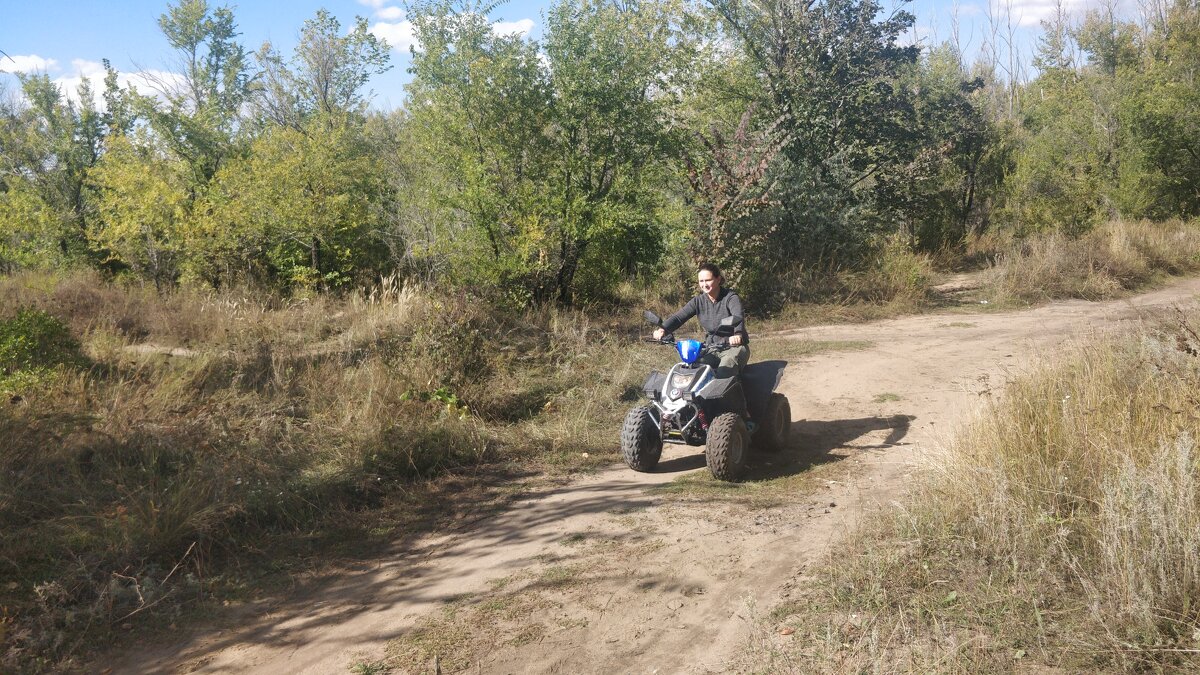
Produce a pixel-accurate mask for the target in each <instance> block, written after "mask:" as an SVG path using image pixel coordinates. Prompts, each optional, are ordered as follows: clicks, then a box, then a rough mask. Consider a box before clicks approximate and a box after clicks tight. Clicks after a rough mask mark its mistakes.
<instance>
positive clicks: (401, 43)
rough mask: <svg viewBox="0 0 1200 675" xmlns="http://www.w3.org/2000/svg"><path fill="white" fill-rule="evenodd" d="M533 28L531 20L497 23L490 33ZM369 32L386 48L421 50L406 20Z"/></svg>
mask: <svg viewBox="0 0 1200 675" xmlns="http://www.w3.org/2000/svg"><path fill="white" fill-rule="evenodd" d="M359 1H360V2H362V1H363V0H359ZM389 9H390V8H389ZM385 11H386V10H385ZM533 26H534V23H533V19H521V20H519V21H497V22H495V23H493V24H492V32H494V33H495V34H496V35H514V34H515V35H528V34H529V32H530V31H531V30H533ZM370 31H371V34H372V35H374V36H375V37H377V38H382V39H383V40H386V41H387V43H388V46H389V47H391V48H392V49H395V50H396V51H400V52H408V50H409V48H410V47H412V48H415V49H416V50H417V51H420V50H421V45H420V43H418V42H417V35H416V27H415V26H414V25H413V22H412V21H409V20H407V19H406V20H404V21H396V22H389V21H379V22H376V23H375V24H373V25H372V26H371V28H370Z"/></svg>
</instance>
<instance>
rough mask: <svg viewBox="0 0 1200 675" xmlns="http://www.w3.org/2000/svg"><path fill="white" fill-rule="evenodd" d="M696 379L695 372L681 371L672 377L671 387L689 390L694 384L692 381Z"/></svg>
mask: <svg viewBox="0 0 1200 675" xmlns="http://www.w3.org/2000/svg"><path fill="white" fill-rule="evenodd" d="M695 379H696V374H695V373H681V374H678V375H673V376H672V377H671V389H678V390H680V391H687V390H688V389H689V388H691V386H692V381H693V380H695Z"/></svg>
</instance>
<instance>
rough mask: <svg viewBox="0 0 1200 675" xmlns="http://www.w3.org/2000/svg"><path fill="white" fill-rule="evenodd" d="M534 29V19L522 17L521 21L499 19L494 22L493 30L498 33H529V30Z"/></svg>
mask: <svg viewBox="0 0 1200 675" xmlns="http://www.w3.org/2000/svg"><path fill="white" fill-rule="evenodd" d="M531 30H533V19H521V20H519V21H497V22H496V23H494V24H492V32H494V33H495V34H496V35H512V34H513V33H516V34H517V35H529V31H531Z"/></svg>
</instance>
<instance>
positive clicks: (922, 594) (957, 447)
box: [756, 226, 1200, 672]
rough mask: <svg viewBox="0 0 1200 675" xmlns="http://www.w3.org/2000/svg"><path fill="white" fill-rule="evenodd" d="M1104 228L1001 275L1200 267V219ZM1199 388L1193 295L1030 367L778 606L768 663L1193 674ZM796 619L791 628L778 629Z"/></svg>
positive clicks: (1059, 280)
mask: <svg viewBox="0 0 1200 675" xmlns="http://www.w3.org/2000/svg"><path fill="white" fill-rule="evenodd" d="M1103 241H1104V240H1103V239H1101V240H1100V242H1097V241H1095V240H1092V241H1088V240H1084V241H1080V242H1064V241H1061V240H1054V239H1051V240H1044V241H1039V242H1032V243H1030V244H1029V245H1027V247H1026V249H1025V250H1026V251H1027V252H1028V255H1026V256H1023V257H1020V258H1010V259H1009V265H1010V266H1009V267H1005V266H1004V265H1001V266H998V267H996V268H994V269H993V270H991V272H990V274H991V275H992V281H991V284H992V286H991V288H993V289H996V290H998V291H1002V292H1005V293H1008V294H1009V295H1008V297H1016V298H1031V297H1046V296H1053V295H1072V296H1083V297H1110V296H1111V295H1112V294H1114V293H1119V292H1120V291H1121V289H1127V288H1130V287H1131V285H1132V284H1134V283H1137V282H1139V281H1141V282H1145V281H1148V280H1151V279H1153V278H1154V277H1155V275H1156V273H1161V272H1164V271H1170V272H1181V271H1194V270H1195V266H1196V260H1197V252H1198V251H1200V244H1198V243H1197V238H1196V235H1195V233H1193V232H1169V231H1158V230H1155V229H1152V228H1147V227H1145V226H1137V227H1135V228H1119V227H1113V228H1112V229H1111V232H1110V235H1109V239H1108V245H1107V246H1105V245H1102V242H1103ZM1081 260H1082V261H1084V262H1081ZM1089 260H1090V261H1091V262H1092V264H1084V263H1085V262H1087V261H1089ZM1098 262H1100V263H1101V264H1098ZM1019 279H1028V280H1029V281H1030V284H1031V286H1030V287H1029V288H1022V287H1021V286H1019V285H1018V280H1019ZM1031 289H1032V290H1031ZM997 297H1005V296H997ZM1197 392H1200V323H1198V322H1197V321H1196V320H1195V319H1194V318H1193V317H1191V316H1190V315H1186V314H1183V313H1175V314H1171V315H1168V316H1159V317H1157V318H1153V319H1147V320H1146V321H1145V322H1144V324H1143V325H1141V326H1140V327H1138V328H1137V329H1136V330H1131V331H1130V332H1128V333H1127V334H1124V335H1121V336H1117V337H1112V338H1108V339H1104V340H1098V339H1097V340H1092V341H1088V342H1084V343H1081V344H1077V345H1075V346H1074V347H1073V348H1071V349H1069V350H1068V352H1067V353H1066V354H1065V355H1060V356H1056V358H1055V360H1054V362H1053V363H1048V364H1044V365H1042V366H1041V367H1039V368H1038V369H1037V370H1035V371H1033V372H1030V373H1027V374H1025V375H1024V376H1022V377H1021V378H1019V379H1018V380H1017V381H1015V382H1014V383H1012V384H1011V385H1010V386H1009V387H1008V388H1007V390H1006V391H1005V393H1004V395H1003V396H1002V397H1000V398H999V399H998V400H994V401H992V402H991V403H990V404H988V405H987V406H986V408H985V409H984V410H982V411H980V413H979V414H978V417H977V418H976V420H975V421H974V422H973V423H972V424H971V425H970V426H969V428H967V429H966V430H965V431H964V432H963V433H962V434H961V436H960V437H959V438H957V439H956V441H955V442H954V443H953V444H952V446H951V447H949V448H948V449H947V450H946V451H945V452H943V453H939V454H937V455H935V456H932V457H929V458H927V459H926V460H925V464H924V466H923V467H922V468H921V469H920V470H918V471H916V472H915V475H916V476H917V482H916V483H915V485H914V486H913V488H912V491H911V494H910V496H909V497H908V499H907V501H906V503H905V504H904V505H903V508H900V509H897V510H896V511H895V512H892V513H888V514H883V515H881V516H880V517H879V518H878V519H877V521H876V522H874V523H873V524H871V525H870V526H868V527H866V528H864V530H863V531H862V532H860V533H858V534H857V536H856V538H855V540H853V541H852V542H850V543H849V544H847V545H846V546H844V547H843V548H842V549H841V550H839V551H837V552H835V553H834V554H833V555H832V556H831V559H830V561H829V563H828V565H827V566H826V567H825V568H824V570H823V571H822V572H821V573H820V574H818V575H817V576H818V577H819V579H820V582H819V583H818V585H817V586H818V587H817V589H816V590H815V591H813V592H812V593H811V594H810V595H808V596H807V597H804V598H802V599H799V600H795V601H791V602H789V603H786V604H785V605H783V606H780V607H776V608H774V609H773V610H772V611H770V612H769V614H768V615H767V616H765V617H763V621H762V632H761V633H760V635H759V640H758V641H756V644H757V653H758V658H759V663H760V666H761V667H762V668H764V669H766V670H767V671H769V672H1011V671H1012V670H1014V669H1021V668H1026V667H1028V668H1032V669H1033V671H1034V672H1038V669H1039V668H1044V667H1047V666H1049V667H1055V668H1062V669H1065V670H1066V671H1068V672H1096V671H1117V672H1121V671H1123V672H1133V671H1161V670H1165V671H1177V672H1194V671H1195V670H1196V669H1197V668H1198V667H1200V602H1198V601H1200V451H1198V450H1197V448H1196V440H1197V439H1198V438H1200V413H1198V412H1197V410H1198V404H1200V399H1198V394H1197ZM782 627H789V628H792V629H794V630H795V633H794V634H793V635H792V636H791V637H788V638H783V639H780V638H777V637H773V636H774V633H775V631H776V629H779V628H782Z"/></svg>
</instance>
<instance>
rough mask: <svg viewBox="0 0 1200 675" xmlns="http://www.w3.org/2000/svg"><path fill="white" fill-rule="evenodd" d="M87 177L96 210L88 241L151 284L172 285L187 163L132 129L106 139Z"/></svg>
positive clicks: (182, 221) (185, 195) (186, 204)
mask: <svg viewBox="0 0 1200 675" xmlns="http://www.w3.org/2000/svg"><path fill="white" fill-rule="evenodd" d="M89 179H90V182H91V184H92V185H93V186H94V187H95V189H96V190H97V200H96V201H97V211H98V214H97V215H98V217H97V219H96V220H95V221H94V222H93V223H91V225H90V226H89V232H88V234H89V239H90V241H91V242H92V245H93V246H94V247H96V248H97V249H99V250H102V251H105V252H107V255H108V257H109V261H111V262H115V263H119V264H122V265H126V266H128V267H129V268H131V269H132V270H134V271H135V272H137V273H139V274H142V275H144V276H147V277H149V278H150V279H152V280H153V281H154V285H155V287H156V288H159V289H162V288H163V287H165V286H167V285H169V284H172V283H174V281H175V279H176V276H177V273H178V263H179V258H180V255H181V253H182V246H181V245H182V239H183V237H182V229H183V227H184V226H185V224H186V222H187V218H188V216H189V203H190V200H189V195H188V180H187V179H188V176H187V166H186V165H185V164H183V163H182V162H180V161H178V160H174V159H172V158H170V157H169V156H167V155H166V153H164V152H163V148H162V147H161V146H158V145H156V144H155V142H154V139H153V138H150V137H149V136H148V135H147V134H146V133H144V132H137V133H135V134H134V135H133V136H125V135H117V136H112V137H110V138H109V139H108V143H107V145H106V148H105V153H104V156H103V158H102V159H101V160H100V162H99V163H98V164H97V165H96V167H95V168H94V169H93V170H92V171H91V173H90V174H89Z"/></svg>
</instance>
